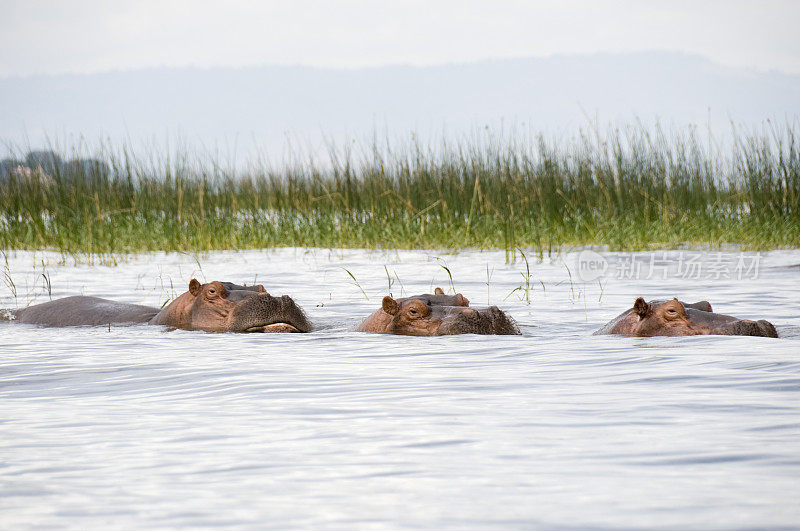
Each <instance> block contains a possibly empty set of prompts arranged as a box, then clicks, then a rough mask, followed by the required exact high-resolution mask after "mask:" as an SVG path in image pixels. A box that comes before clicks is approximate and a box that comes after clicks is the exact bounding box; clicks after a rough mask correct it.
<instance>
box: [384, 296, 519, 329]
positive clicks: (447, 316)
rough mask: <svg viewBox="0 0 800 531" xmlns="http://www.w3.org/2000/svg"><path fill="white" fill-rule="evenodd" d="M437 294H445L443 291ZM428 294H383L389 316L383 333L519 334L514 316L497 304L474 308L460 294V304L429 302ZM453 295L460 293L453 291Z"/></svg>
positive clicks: (385, 309)
mask: <svg viewBox="0 0 800 531" xmlns="http://www.w3.org/2000/svg"><path fill="white" fill-rule="evenodd" d="M435 295H436V296H443V297H447V296H446V295H444V294H443V293H441V294H440V293H436V294H435ZM427 297H429V296H428V295H421V296H415V297H412V298H407V299H398V300H395V299H393V298H392V297H390V296H388V295H387V296H386V297H384V298H383V303H382V309H383V311H384V312H386V313H387V314H388V315H389V316H390V317H391V320H390V321H389V322H388V324H387V325H386V327H385V330H383V332H384V333H389V334H401V335H409V336H443V335H452V334H506V335H508V334H519V329H518V328H517V325H516V323H514V321H513V319H511V318H509V317H508V316H506V314H505V313H503V312H502V311H501V310H500V309H499V308H498V307H497V306H491V307H489V308H484V309H475V308H470V307H469V306H467V304H469V302H468V301H467V300H466V299H464V298H463V296H461V298H460V299H459V301H460V302H462V303H463V304H461V305H458V306H445V305H441V304H435V303H434V304H432V303H431V302H432V301H431V300H428V299H427ZM454 297H459V295H456V296H454Z"/></svg>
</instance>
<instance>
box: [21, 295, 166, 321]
mask: <svg viewBox="0 0 800 531" xmlns="http://www.w3.org/2000/svg"><path fill="white" fill-rule="evenodd" d="M12 313H13V315H14V320H15V321H16V322H19V323H24V324H36V325H41V326H102V325H108V324H138V323H147V322H148V321H150V319H152V318H153V317H154V316H155V315H156V314H157V313H158V308H152V307H150V306H141V305H138V304H127V303H122V302H114V301H110V300H107V299H101V298H99V297H85V296H74V297H65V298H63V299H58V300H55V301H50V302H45V303H42V304H36V305H33V306H29V307H28V308H23V309H21V310H17V311H15V312H12Z"/></svg>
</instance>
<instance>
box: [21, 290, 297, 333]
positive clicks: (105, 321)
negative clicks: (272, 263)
mask: <svg viewBox="0 0 800 531" xmlns="http://www.w3.org/2000/svg"><path fill="white" fill-rule="evenodd" d="M11 314H12V318H13V320H15V321H16V322H19V323H27V324H38V325H42V326H56V327H59V326H104V325H111V324H115V325H125V324H143V323H147V324H152V325H163V326H166V327H169V328H173V329H175V328H180V329H183V330H203V331H206V332H309V331H310V330H311V324H310V323H309V322H308V319H307V318H306V316H305V314H304V313H303V310H301V309H300V307H299V306H297V305H296V304H295V302H294V301H293V300H292V299H291V297H289V296H288V295H283V296H282V297H273V296H271V295H270V294H269V293H267V291H266V290H265V289H264V286H262V285H260V284H258V285H255V286H240V285H238V284H233V283H231V282H219V281H214V282H209V283H207V284H201V283H200V282H199V281H198V280H197V279H192V280H191V282H189V291H187V292H186V293H183V294H182V295H180V296H179V297H178V298H176V299H175V300H174V301H172V302H171V303H170V304H169V305H168V306H167V307H165V308H164V309H163V310H159V309H158V308H153V307H150V306H141V305H138V304H127V303H120V302H114V301H110V300H106V299H101V298H98V297H84V296H75V297H65V298H63V299H58V300H55V301H51V302H45V303H43V304H36V305H34V306H30V307H28V308H23V309H20V310H16V311H13V312H11Z"/></svg>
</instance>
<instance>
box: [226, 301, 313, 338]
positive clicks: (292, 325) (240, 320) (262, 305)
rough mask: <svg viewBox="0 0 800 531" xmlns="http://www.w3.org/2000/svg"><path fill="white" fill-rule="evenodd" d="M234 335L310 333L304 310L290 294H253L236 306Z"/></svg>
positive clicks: (233, 314)
mask: <svg viewBox="0 0 800 531" xmlns="http://www.w3.org/2000/svg"><path fill="white" fill-rule="evenodd" d="M230 331H231V332H310V331H311V324H310V323H309V322H308V318H307V317H306V315H305V313H303V310H301V309H300V307H299V306H297V304H295V302H294V301H293V300H292V298H291V297H289V296H288V295H283V296H281V297H273V296H272V295H270V294H268V293H262V294H258V295H252V296H250V297H247V298H246V299H244V300H243V301H241V302H239V303H237V304H236V307H234V309H233V312H232V315H231V328H230Z"/></svg>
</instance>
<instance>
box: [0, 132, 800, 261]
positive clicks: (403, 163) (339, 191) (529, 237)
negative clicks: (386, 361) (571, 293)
mask: <svg viewBox="0 0 800 531" xmlns="http://www.w3.org/2000/svg"><path fill="white" fill-rule="evenodd" d="M797 132H798V127H797V126H796V125H788V126H786V127H784V128H782V129H780V130H776V129H775V128H772V127H768V128H766V129H765V130H763V131H762V132H759V133H754V134H749V135H742V134H739V135H737V136H736V140H735V142H732V143H731V145H730V147H728V148H725V149H724V150H723V149H720V148H717V147H714V143H713V142H712V141H709V140H701V139H700V138H698V135H696V134H694V133H693V132H692V130H688V131H686V132H684V133H682V134H666V133H664V132H663V131H662V130H659V129H655V130H651V129H646V128H644V127H643V126H636V127H629V128H627V129H623V130H611V131H609V132H608V133H606V134H602V135H601V134H598V133H597V132H594V133H592V134H583V135H579V136H577V137H576V138H574V139H571V140H568V141H566V142H555V141H548V140H546V139H545V138H543V137H533V138H527V137H526V138H513V137H506V138H497V137H493V136H492V135H491V134H488V133H487V135H486V136H485V137H480V138H472V139H465V140H463V141H461V142H457V143H455V144H449V145H448V144H444V145H442V146H434V147H431V146H420V145H419V144H418V143H415V142H414V141H413V140H412V141H411V142H408V143H406V144H405V145H403V146H400V147H399V148H398V147H397V146H389V145H386V146H379V145H373V146H369V147H368V148H366V149H363V150H361V151H360V152H356V153H354V152H353V151H352V150H332V151H331V154H330V160H328V161H322V162H319V161H315V160H312V159H310V158H309V160H308V161H303V162H300V163H290V164H286V165H284V166H283V167H279V168H274V167H270V166H267V165H262V166H259V167H256V168H252V169H250V170H247V171H242V170H233V169H230V168H226V167H223V166H221V165H220V164H219V163H218V162H217V161H214V160H209V161H205V160H203V159H202V157H197V158H195V159H192V157H190V156H188V155H186V154H181V155H179V156H177V157H176V156H175V155H174V154H169V153H167V154H156V155H153V154H152V153H151V154H148V155H147V156H139V155H137V154H135V153H132V152H131V150H130V148H128V147H122V148H121V149H113V148H112V147H109V146H101V147H100V148H99V149H96V150H94V153H93V154H92V155H93V156H94V157H95V158H97V159H99V160H102V161H103V162H102V163H101V162H97V161H94V162H90V163H84V164H82V165H79V164H72V165H70V164H61V165H55V164H54V165H51V166H50V171H49V172H45V173H47V175H46V176H42V175H41V174H37V175H39V176H38V177H37V176H36V175H34V176H31V175H18V174H16V173H14V172H11V174H9V175H7V176H6V177H5V178H4V179H3V180H2V181H0V248H3V249H54V250H58V251H61V252H62V253H68V254H84V253H86V254H105V253H123V252H137V251H152V250H168V251H204V250H213V249H246V248H262V247H275V246H315V247H364V248H462V247H476V248H499V249H506V250H509V249H514V248H515V247H533V248H535V249H538V250H552V249H555V248H558V247H560V246H563V245H587V244H595V245H605V246H608V247H609V248H611V249H620V250H625V249H641V248H648V247H655V246H658V247H674V246H678V245H712V246H717V245H723V244H739V245H743V246H746V247H750V248H758V249H764V248H774V247H787V246H798V245H800V153H799V152H798V144H797V138H798V135H797ZM66 151H67V152H68V153H69V152H70V150H66ZM85 151H86V149H84V148H72V149H71V153H72V155H73V156H74V157H75V158H77V156H78V155H81V154H83V153H84V152H85ZM62 156H63V153H62Z"/></svg>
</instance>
